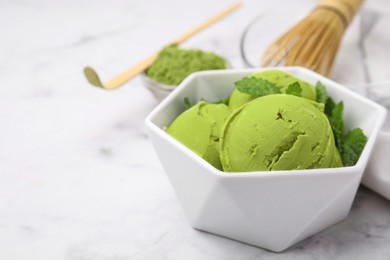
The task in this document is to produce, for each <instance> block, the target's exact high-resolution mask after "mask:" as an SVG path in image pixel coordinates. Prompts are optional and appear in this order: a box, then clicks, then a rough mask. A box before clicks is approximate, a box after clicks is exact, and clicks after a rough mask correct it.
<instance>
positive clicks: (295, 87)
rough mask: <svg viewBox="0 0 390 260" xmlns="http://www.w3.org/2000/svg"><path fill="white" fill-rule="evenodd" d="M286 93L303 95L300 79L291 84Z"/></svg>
mask: <svg viewBox="0 0 390 260" xmlns="http://www.w3.org/2000/svg"><path fill="white" fill-rule="evenodd" d="M286 94H289V95H294V96H297V97H301V96H302V87H301V84H299V82H298V81H295V82H294V83H292V84H290V85H289V86H288V87H287V89H286Z"/></svg>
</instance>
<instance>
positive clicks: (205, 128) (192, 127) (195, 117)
mask: <svg viewBox="0 0 390 260" xmlns="http://www.w3.org/2000/svg"><path fill="white" fill-rule="evenodd" d="M230 112H231V111H230V109H229V107H228V106H226V105H225V104H209V103H206V102H204V101H200V102H199V103H197V104H196V105H195V106H193V107H191V108H190V109H188V110H186V111H184V112H183V113H182V114H180V115H179V116H178V117H177V118H176V119H175V120H174V121H173V122H172V123H171V124H170V125H169V127H168V129H167V130H166V131H167V133H168V134H169V135H171V136H172V137H173V138H175V139H176V140H178V141H179V142H181V143H182V144H184V145H185V146H187V147H188V148H189V149H191V150H192V151H193V152H195V153H196V154H197V155H199V156H200V157H202V158H203V159H205V160H206V161H207V162H209V163H210V164H211V165H213V166H214V167H216V168H217V169H220V170H221V169H222V166H221V161H220V159H219V139H220V134H221V128H222V125H223V123H224V121H225V119H226V118H227V117H228V116H229V115H230Z"/></svg>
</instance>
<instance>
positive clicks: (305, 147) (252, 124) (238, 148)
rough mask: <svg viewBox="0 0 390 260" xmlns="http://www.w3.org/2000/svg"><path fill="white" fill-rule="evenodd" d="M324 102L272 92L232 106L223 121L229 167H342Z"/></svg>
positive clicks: (226, 167)
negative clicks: (238, 106)
mask: <svg viewBox="0 0 390 260" xmlns="http://www.w3.org/2000/svg"><path fill="white" fill-rule="evenodd" d="M323 109H324V107H323V105H322V104H319V103H316V102H313V101H310V100H308V99H305V98H301V97H297V96H293V95H286V94H276V95H268V96H264V97H260V98H257V99H255V100H253V101H251V102H249V103H247V104H245V105H243V106H241V107H240V108H238V109H236V110H235V111H234V112H233V113H232V114H231V115H230V116H229V117H228V118H227V119H226V121H225V124H224V126H223V128H222V136H221V141H220V158H221V162H222V166H223V170H224V171H227V172H247V171H270V170H293V169H312V168H329V167H341V166H342V162H341V159H340V155H339V152H338V150H337V148H336V146H335V141H334V136H333V132H332V129H331V126H330V125H329V121H328V119H327V117H326V115H325V114H324V113H323Z"/></svg>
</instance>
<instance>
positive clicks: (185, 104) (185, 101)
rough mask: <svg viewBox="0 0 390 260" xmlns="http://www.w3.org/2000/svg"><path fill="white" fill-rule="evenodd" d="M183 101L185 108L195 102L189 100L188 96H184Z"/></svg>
mask: <svg viewBox="0 0 390 260" xmlns="http://www.w3.org/2000/svg"><path fill="white" fill-rule="evenodd" d="M183 102H184V106H185V107H186V109H189V108H191V107H193V106H194V105H195V104H192V103H191V101H190V99H189V98H188V97H185V98H184V100H183Z"/></svg>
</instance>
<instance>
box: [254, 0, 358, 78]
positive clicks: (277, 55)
mask: <svg viewBox="0 0 390 260" xmlns="http://www.w3.org/2000/svg"><path fill="white" fill-rule="evenodd" d="M363 1H364V0H320V1H319V2H318V4H317V6H316V7H315V8H314V10H312V11H311V12H310V13H309V14H308V15H307V16H306V17H305V18H304V19H303V20H301V21H300V22H299V23H297V24H296V25H295V26H294V27H292V28H291V29H290V30H289V31H288V32H287V33H285V34H284V35H283V36H281V37H280V38H279V39H277V40H276V41H275V42H274V43H273V44H271V46H269V47H268V49H267V50H266V51H265V53H264V55H263V57H262V59H261V64H262V65H263V66H302V67H306V68H309V69H312V70H314V71H317V72H318V73H320V74H323V75H325V76H329V75H330V74H331V72H332V67H333V63H334V60H335V57H336V54H337V50H338V48H339V45H340V42H341V39H342V36H343V34H344V31H345V30H346V28H347V27H348V25H349V23H350V22H351V21H352V19H353V17H354V15H355V14H356V12H357V11H358V9H359V7H360V5H361V4H362V3H363Z"/></svg>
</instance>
